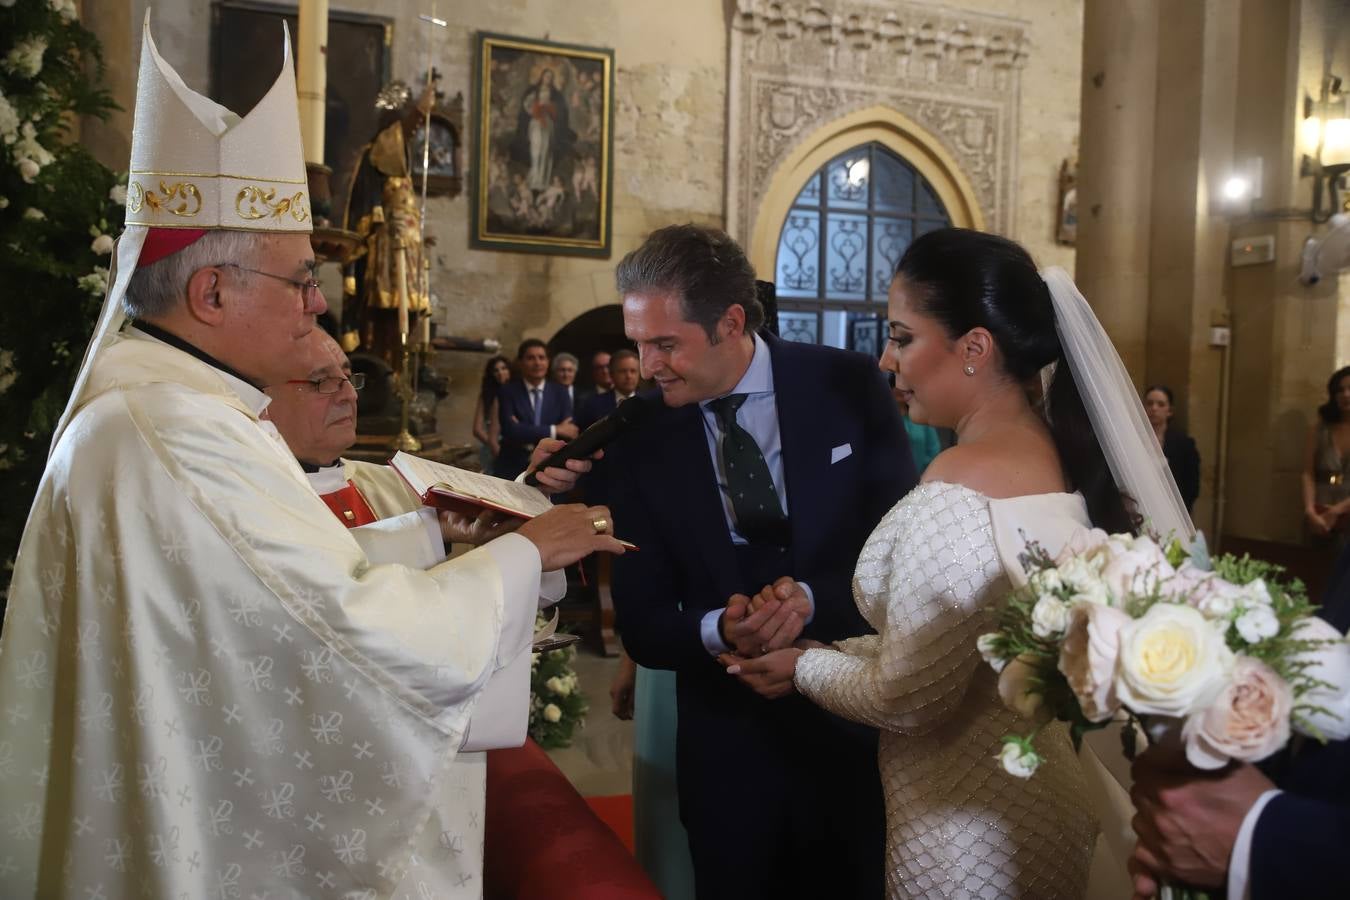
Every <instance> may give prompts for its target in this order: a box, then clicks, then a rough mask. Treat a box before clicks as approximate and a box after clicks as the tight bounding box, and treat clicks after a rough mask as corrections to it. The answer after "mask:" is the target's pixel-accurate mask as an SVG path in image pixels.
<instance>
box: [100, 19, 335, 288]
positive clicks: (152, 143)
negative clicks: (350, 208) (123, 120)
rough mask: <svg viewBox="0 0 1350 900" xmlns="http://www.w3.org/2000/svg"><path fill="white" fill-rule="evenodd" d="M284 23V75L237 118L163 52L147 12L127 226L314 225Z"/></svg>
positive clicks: (265, 228)
mask: <svg viewBox="0 0 1350 900" xmlns="http://www.w3.org/2000/svg"><path fill="white" fill-rule="evenodd" d="M282 27H283V34H284V35H285V40H283V42H282V46H283V50H282V61H281V74H280V75H278V76H277V80H276V82H275V83H274V84H273V85H272V88H271V89H270V90H269V91H268V92H267V94H266V95H265V96H264V97H263V98H262V100H261V101H259V103H258V105H257V106H255V107H254V108H253V110H252V111H251V112H249V114H248V115H246V116H244V117H243V118H242V119H241V118H240V117H239V116H237V115H235V114H234V113H232V112H230V111H229V110H228V109H226V108H225V107H223V106H221V105H220V104H218V103H215V102H213V101H212V100H210V99H208V98H206V97H203V96H202V95H201V94H198V93H196V92H195V91H193V90H192V89H190V88H189V87H188V86H187V85H186V84H184V83H183V79H182V78H181V77H179V75H178V73H177V72H175V71H174V70H173V69H172V68H171V67H170V66H169V64H168V63H167V62H165V61H164V58H163V57H161V56H160V55H159V50H158V48H156V47H155V41H154V38H152V37H151V35H150V16H149V13H147V14H146V17H145V39H144V43H143V49H142V51H141V71H140V77H139V80H138V81H137V84H136V113H135V125H134V126H133V129H132V137H131V172H130V176H129V179H128V182H127V219H126V224H127V225H128V226H132V225H147V226H151V227H155V228H207V229H211V228H228V229H232V230H247V231H302V232H309V231H312V230H313V227H312V225H311V223H310V217H309V189H308V187H307V185H306V180H305V155H304V149H303V147H302V144H301V140H300V111H299V106H298V104H297V101H296V89H295V69H294V67H293V65H292V62H291V44H290V35H289V32H288V31H287V30H286V29H285V25H284V24H283V26H282ZM119 262H120V260H119Z"/></svg>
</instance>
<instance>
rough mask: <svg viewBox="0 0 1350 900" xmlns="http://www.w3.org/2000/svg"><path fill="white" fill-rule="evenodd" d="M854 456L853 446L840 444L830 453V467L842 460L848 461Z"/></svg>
mask: <svg viewBox="0 0 1350 900" xmlns="http://www.w3.org/2000/svg"><path fill="white" fill-rule="evenodd" d="M852 455H853V445H852V444H840V445H839V446H838V447H835V448H834V449H833V450H831V451H830V465H834V464H835V463H837V462H839V460H841V459H848V458H849V457H850V456H852Z"/></svg>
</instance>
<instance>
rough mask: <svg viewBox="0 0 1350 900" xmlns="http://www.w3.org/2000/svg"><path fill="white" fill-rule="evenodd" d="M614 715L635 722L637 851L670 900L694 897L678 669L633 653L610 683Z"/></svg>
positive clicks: (624, 658)
mask: <svg viewBox="0 0 1350 900" xmlns="http://www.w3.org/2000/svg"><path fill="white" fill-rule="evenodd" d="M609 698H610V702H611V709H612V710H613V712H614V715H615V716H617V717H618V718H620V719H623V720H625V721H627V720H629V719H632V720H633V855H634V856H636V857H637V861H638V864H639V865H641V866H642V868H643V871H645V872H646V873H647V877H649V878H650V879H651V880H652V881H653V882H655V884H656V886H657V888H658V889H659V890H660V891H661V896H662V897H664V898H666V900H693V898H694V864H693V863H692V862H691V861H690V859H689V835H688V834H686V833H685V830H684V826H683V825H682V824H680V810H679V793H678V791H677V790H676V783H675V727H676V717H675V673H674V672H670V671H667V670H665V669H640V668H638V664H637V663H635V662H633V657H631V656H629V655H628V651H626V650H625V651H623V652H622V654H621V655H620V656H619V668H618V670H617V671H616V672H615V673H614V680H613V681H612V682H610V685H609Z"/></svg>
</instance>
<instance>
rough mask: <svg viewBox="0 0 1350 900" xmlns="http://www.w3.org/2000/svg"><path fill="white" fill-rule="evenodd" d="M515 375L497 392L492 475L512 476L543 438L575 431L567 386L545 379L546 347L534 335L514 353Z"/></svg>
mask: <svg viewBox="0 0 1350 900" xmlns="http://www.w3.org/2000/svg"><path fill="white" fill-rule="evenodd" d="M516 367H517V368H518V369H519V370H520V374H519V377H517V378H513V379H511V380H510V381H508V382H507V383H506V384H504V385H502V386H501V389H500V390H499V391H498V393H497V410H498V413H497V415H498V418H499V421H500V422H501V429H502V432H501V433H502V451H501V453H500V454H498V456H497V465H496V467H495V468H494V469H493V472H492V474H493V475H496V476H497V477H498V478H515V477H516V476H517V475H519V474H520V473H521V472H524V471H525V467H526V466H528V465H529V464H530V453H531V452H533V451H534V447H535V444H538V443H539V442H540V441H541V440H543V439H544V438H563V439H564V440H569V441H570V440H572V439H573V438H575V437H576V436H577V434H578V433H579V432H578V430H577V426H576V425H575V424H573V422H572V399H571V398H570V397H568V396H567V388H565V387H563V386H562V385H561V384H558V383H557V382H556V381H549V380H548V347H547V345H545V344H544V342H543V341H541V340H539V339H537V338H530V339H529V340H525V341H521V343H520V349H519V350H518V351H517V352H516Z"/></svg>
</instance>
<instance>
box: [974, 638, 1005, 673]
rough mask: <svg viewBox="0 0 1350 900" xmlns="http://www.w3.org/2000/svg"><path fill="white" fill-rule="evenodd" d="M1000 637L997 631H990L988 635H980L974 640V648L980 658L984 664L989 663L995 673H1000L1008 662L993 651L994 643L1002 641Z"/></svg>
mask: <svg viewBox="0 0 1350 900" xmlns="http://www.w3.org/2000/svg"><path fill="white" fill-rule="evenodd" d="M1002 637H1003V635H1001V634H999V633H998V632H997V631H991V632H989V633H988V634H982V635H980V636H979V637H978V638H976V639H975V647H976V649H978V650H979V651H980V657H981V658H982V659H983V660H984V661H985V662H987V663H989V665H990V666H992V667H993V669H994V671H995V672H1002V671H1003V667H1004V666H1006V665H1007V664H1008V660H1007V659H1005V658H1004V657H1002V656H999V655H998V652H997V651H996V650H995V649H994V642H995V641H998V640H1000V639H1002Z"/></svg>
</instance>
